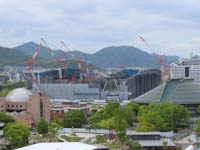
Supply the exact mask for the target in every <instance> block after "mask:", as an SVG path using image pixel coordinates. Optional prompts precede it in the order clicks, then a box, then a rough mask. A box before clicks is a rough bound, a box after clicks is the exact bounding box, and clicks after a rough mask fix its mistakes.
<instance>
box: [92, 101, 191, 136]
mask: <svg viewBox="0 0 200 150" xmlns="http://www.w3.org/2000/svg"><path fill="white" fill-rule="evenodd" d="M189 116H190V114H189V112H188V110H187V109H186V108H185V107H183V106H182V105H179V104H173V103H171V102H166V103H151V104H149V105H147V106H144V105H143V106H139V105H138V104H136V103H134V102H130V103H128V104H127V106H125V107H123V106H120V104H119V103H116V102H112V103H109V104H108V105H107V106H106V107H105V108H104V109H101V110H100V111H97V112H95V113H94V114H93V115H91V117H90V119H89V122H90V124H91V125H90V128H96V129H111V128H113V129H114V130H116V131H117V132H118V130H119V129H120V130H121V132H125V129H127V128H129V127H133V125H134V123H138V126H137V127H136V130H137V131H141V132H146V131H172V130H174V131H176V130H177V128H179V127H186V126H188V119H189Z"/></svg>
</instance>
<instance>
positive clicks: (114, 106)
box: [104, 102, 121, 118]
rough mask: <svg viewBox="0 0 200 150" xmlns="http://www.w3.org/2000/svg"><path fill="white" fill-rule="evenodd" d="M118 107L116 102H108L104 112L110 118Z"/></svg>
mask: <svg viewBox="0 0 200 150" xmlns="http://www.w3.org/2000/svg"><path fill="white" fill-rule="evenodd" d="M120 107H121V106H120V104H119V103H118V102H110V103H108V104H107V105H106V108H105V110H104V113H105V115H106V116H107V117H108V118H112V117H113V116H114V115H115V112H116V110H117V109H118V108H120Z"/></svg>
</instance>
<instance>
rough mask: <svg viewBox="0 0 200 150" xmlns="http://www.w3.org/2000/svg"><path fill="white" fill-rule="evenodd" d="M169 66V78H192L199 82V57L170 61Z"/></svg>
mask: <svg viewBox="0 0 200 150" xmlns="http://www.w3.org/2000/svg"><path fill="white" fill-rule="evenodd" d="M170 67H171V69H170V75H171V79H180V78H193V79H194V81H195V82H200V59H199V58H198V57H192V58H191V59H189V60H184V61H179V62H178V63H172V64H171V65H170Z"/></svg>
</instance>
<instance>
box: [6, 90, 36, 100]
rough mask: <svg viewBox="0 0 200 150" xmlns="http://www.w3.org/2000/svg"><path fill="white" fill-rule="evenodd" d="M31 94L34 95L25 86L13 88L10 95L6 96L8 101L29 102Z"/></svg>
mask: <svg viewBox="0 0 200 150" xmlns="http://www.w3.org/2000/svg"><path fill="white" fill-rule="evenodd" d="M29 95H32V93H31V92H30V91H29V90H27V89H24V88H17V89H14V90H12V91H11V92H10V93H8V95H7V96H6V101H7V102H27V101H29Z"/></svg>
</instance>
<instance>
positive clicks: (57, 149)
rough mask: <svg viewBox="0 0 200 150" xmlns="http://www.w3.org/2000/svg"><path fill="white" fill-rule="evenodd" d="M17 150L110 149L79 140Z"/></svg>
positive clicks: (39, 144)
mask: <svg viewBox="0 0 200 150" xmlns="http://www.w3.org/2000/svg"><path fill="white" fill-rule="evenodd" d="M16 150H109V148H107V147H105V146H99V145H89V144H84V143H79V142H64V143H38V144H34V145H30V146H25V147H22V148H18V149H16Z"/></svg>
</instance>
